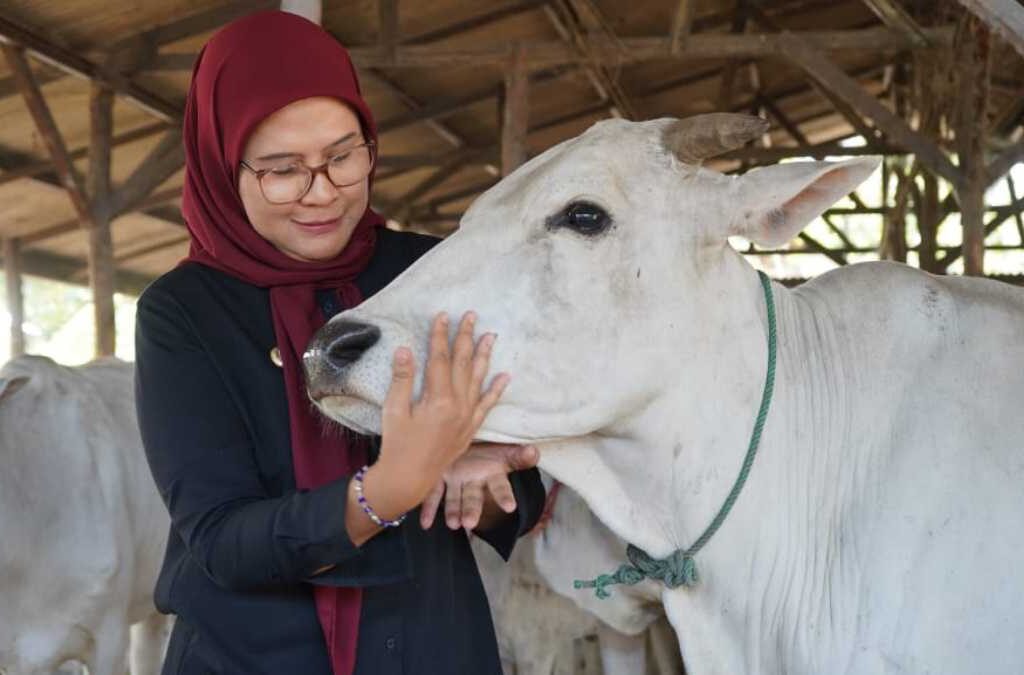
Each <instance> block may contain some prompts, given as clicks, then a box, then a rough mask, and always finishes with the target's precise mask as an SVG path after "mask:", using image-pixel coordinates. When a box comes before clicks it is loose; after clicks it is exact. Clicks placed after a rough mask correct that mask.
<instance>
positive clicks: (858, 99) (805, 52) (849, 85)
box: [779, 33, 962, 185]
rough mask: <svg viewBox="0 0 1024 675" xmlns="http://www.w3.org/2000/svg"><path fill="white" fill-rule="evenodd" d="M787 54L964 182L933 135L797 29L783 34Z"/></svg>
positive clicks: (934, 166)
mask: <svg viewBox="0 0 1024 675" xmlns="http://www.w3.org/2000/svg"><path fill="white" fill-rule="evenodd" d="M779 39H780V41H781V44H782V45H784V49H785V52H784V53H785V55H786V57H787V58H789V59H790V60H791V61H793V63H794V64H795V65H797V66H799V67H800V68H802V69H803V70H804V71H805V72H806V73H807V74H808V76H810V77H811V78H812V79H813V80H815V81H816V82H817V84H818V85H819V86H821V87H822V88H823V89H824V90H827V91H829V92H831V93H832V94H833V95H834V96H836V97H837V98H838V99H840V100H842V101H843V102H845V103H846V104H848V105H849V106H850V107H851V108H853V109H854V111H855V114H856V113H862V114H864V115H865V116H866V117H868V118H869V119H871V121H872V122H874V123H875V125H877V127H878V128H879V129H880V130H881V131H882V132H883V133H885V134H886V136H888V137H889V139H890V140H891V141H892V142H894V143H897V144H899V145H902V146H904V147H906V148H907V149H908V150H911V151H913V152H914V153H915V154H916V155H917V156H918V157H919V158H920V159H921V161H922V162H924V163H925V164H926V165H927V166H928V167H929V168H930V169H931V170H932V171H934V172H935V173H937V174H939V175H940V176H942V177H943V178H945V179H946V180H948V181H950V182H951V183H953V184H954V185H959V184H960V183H961V182H962V177H961V173H960V171H959V170H958V169H957V167H956V166H954V165H953V163H952V162H951V161H950V160H949V158H948V157H946V155H945V154H944V153H943V152H942V150H941V149H940V148H939V147H938V145H936V144H935V143H934V142H933V141H932V140H931V139H929V138H926V137H925V136H923V135H922V134H920V133H918V132H916V131H914V130H913V129H912V128H911V127H910V125H909V124H907V122H906V121H904V120H903V119H901V118H900V117H898V116H897V115H896V114H895V113H893V112H892V111H891V110H889V109H888V108H886V107H885V106H884V105H882V104H881V103H880V102H879V101H878V99H876V98H875V97H874V96H871V95H870V94H868V93H867V92H866V91H864V90H863V89H862V88H861V87H860V85H858V84H857V83H856V81H854V80H853V78H851V77H850V76H849V75H847V74H846V73H845V72H843V71H842V70H841V69H840V68H839V67H838V66H836V65H835V64H834V63H832V62H831V61H830V60H829V59H828V58H827V57H826V56H825V55H824V54H822V53H821V52H820V51H819V50H818V49H816V48H814V47H813V46H812V45H811V44H810V43H808V42H807V41H806V40H804V39H803V38H801V37H799V36H798V35H797V34H795V33H784V34H782V35H780V36H779Z"/></svg>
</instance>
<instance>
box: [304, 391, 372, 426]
mask: <svg viewBox="0 0 1024 675" xmlns="http://www.w3.org/2000/svg"><path fill="white" fill-rule="evenodd" d="M315 401H316V405H317V407H318V408H320V412H322V413H323V414H324V415H326V416H327V417H330V418H331V419H332V420H334V421H335V422H338V423H339V424H341V425H342V426H345V427H348V428H349V429H351V430H352V431H355V432H356V433H357V434H362V435H364V436H379V435H380V430H381V416H380V406H378V405H376V404H374V403H370V402H368V401H366V400H364V399H361V398H358V397H356V396H346V395H344V394H335V395H328V396H322V397H320V398H317V399H315Z"/></svg>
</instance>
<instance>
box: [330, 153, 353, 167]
mask: <svg viewBox="0 0 1024 675" xmlns="http://www.w3.org/2000/svg"><path fill="white" fill-rule="evenodd" d="M350 156H352V152H351V151H349V152H345V153H342V154H340V155H335V156H334V157H331V164H344V163H345V161H346V160H348V158H349V157H350Z"/></svg>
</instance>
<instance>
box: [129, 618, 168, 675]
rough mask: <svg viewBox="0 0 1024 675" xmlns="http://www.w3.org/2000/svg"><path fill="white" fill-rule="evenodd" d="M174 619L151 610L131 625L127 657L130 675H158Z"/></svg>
mask: <svg viewBox="0 0 1024 675" xmlns="http://www.w3.org/2000/svg"><path fill="white" fill-rule="evenodd" d="M173 621H174V619H173V618H171V617H169V616H165V615H163V614H160V613H159V612H153V613H152V614H151V615H149V616H148V617H146V618H145V619H143V620H142V621H139V622H138V623H136V624H133V625H132V627H131V651H130V654H129V657H128V660H129V663H130V665H131V673H132V675H160V669H161V668H162V667H163V663H164V655H165V654H166V652H167V641H168V639H169V638H170V635H171V626H172V624H173Z"/></svg>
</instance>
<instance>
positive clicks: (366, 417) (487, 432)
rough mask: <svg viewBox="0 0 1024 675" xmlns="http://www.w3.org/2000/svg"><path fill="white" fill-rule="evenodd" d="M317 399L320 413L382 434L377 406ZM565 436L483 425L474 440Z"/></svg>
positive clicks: (342, 397) (335, 397)
mask: <svg viewBox="0 0 1024 675" xmlns="http://www.w3.org/2000/svg"><path fill="white" fill-rule="evenodd" d="M315 400H316V405H317V407H318V408H319V409H320V411H321V412H322V413H323V414H324V415H326V416H327V417H330V418H331V419H332V420H334V421H336V422H338V423H339V424H341V425H342V426H345V427H348V428H349V429H351V430H353V431H355V432H356V433H358V434H363V435H364V436H379V435H380V432H381V409H380V406H379V405H377V404H376V403H371V402H370V401H367V400H366V399H364V398H360V397H358V396H352V395H347V394H331V395H325V396H322V397H320V398H318V399H315ZM566 439H567V437H562V436H547V437H543V438H539V437H538V438H534V437H528V436H521V435H517V434H511V433H507V432H505V431H503V430H501V429H496V428H490V427H488V426H487V425H486V424H485V425H484V426H483V427H482V428H481V429H480V430H479V431H478V432H477V434H476V436H475V437H474V438H473V440H474V441H479V442H487V443H512V444H516V445H526V444H534V445H536V444H539V443H551V442H556V441H563V440H566Z"/></svg>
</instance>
